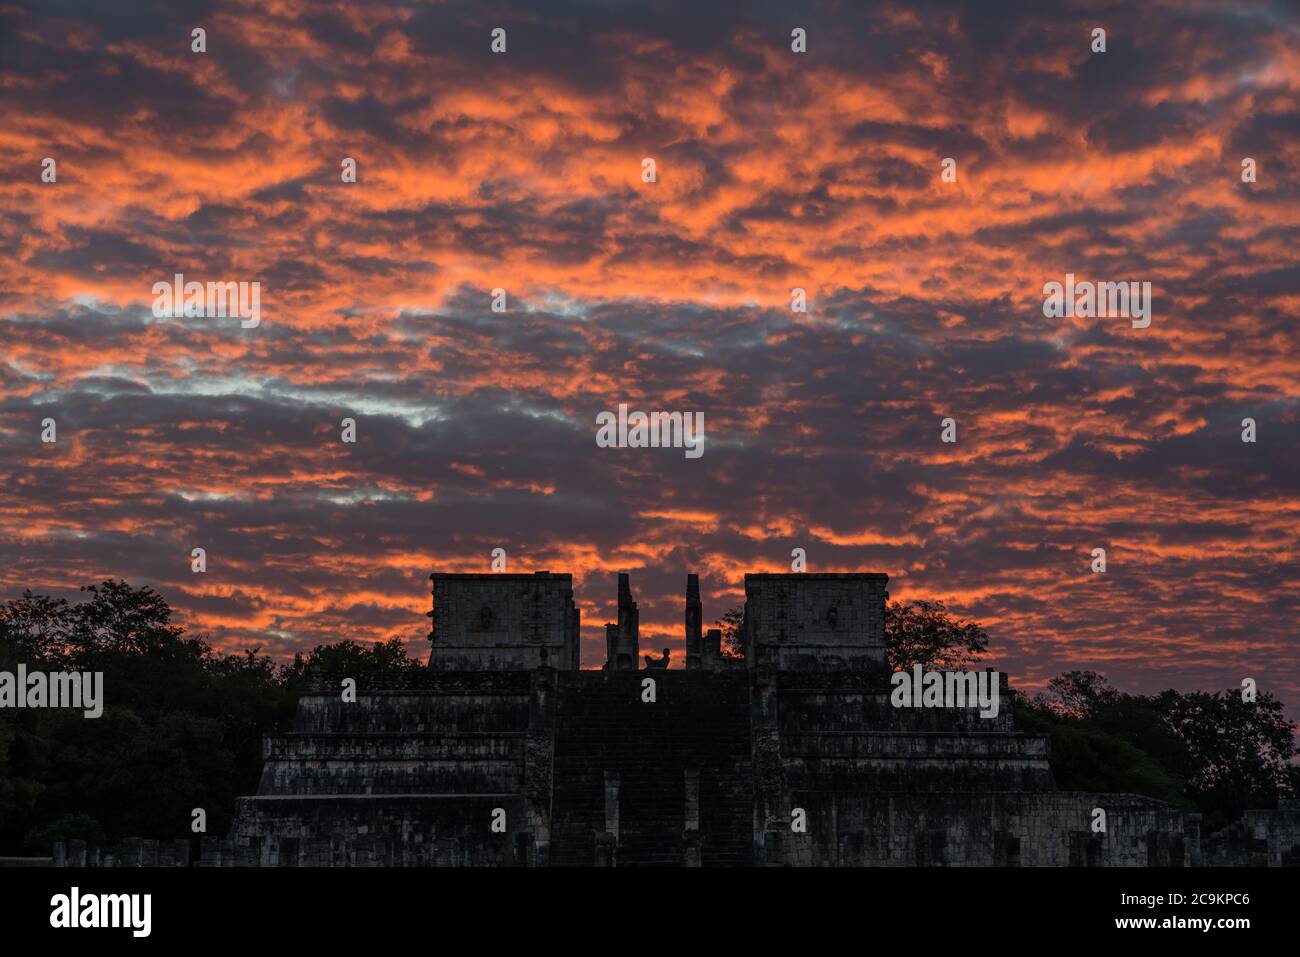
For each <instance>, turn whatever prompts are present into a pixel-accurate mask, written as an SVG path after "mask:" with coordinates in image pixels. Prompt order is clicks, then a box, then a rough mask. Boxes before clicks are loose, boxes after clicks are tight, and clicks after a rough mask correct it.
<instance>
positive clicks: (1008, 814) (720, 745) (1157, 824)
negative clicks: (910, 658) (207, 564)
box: [200, 572, 1300, 867]
mask: <svg viewBox="0 0 1300 957" xmlns="http://www.w3.org/2000/svg"><path fill="white" fill-rule="evenodd" d="M431 577H432V581H433V600H434V606H433V610H432V612H431V613H430V615H431V617H432V618H433V630H432V632H431V634H430V641H431V643H432V646H433V651H432V653H431V655H430V659H429V668H428V670H427V671H425V672H422V673H419V674H416V675H402V676H389V677H382V678H380V679H377V680H376V679H367V678H366V677H365V676H360V675H357V676H347V677H354V678H356V679H357V681H358V694H357V700H356V701H355V702H344V701H343V700H342V697H341V694H340V681H341V678H342V677H345V676H339V675H319V674H317V675H313V676H312V678H311V681H310V683H309V687H308V689H307V691H306V692H305V693H304V694H303V695H302V698H301V699H300V701H299V705H298V715H297V718H296V721H295V724H294V727H293V730H292V731H290V732H289V733H287V734H281V735H275V736H273V737H271V738H269V739H267V741H266V745H265V754H266V763H265V768H264V771H263V774H262V779H261V783H260V785H259V787H258V793H257V794H256V795H253V796H250V797H246V798H241V799H240V801H239V809H238V816H237V819H236V822H235V825H234V828H233V830H232V833H231V835H230V838H229V839H228V840H227V841H225V842H215V843H208V844H205V846H204V850H203V853H202V855H201V860H200V864H201V865H202V866H230V865H232V864H234V865H238V864H255V865H262V866H423V865H459V866H474V865H485V866H519V865H526V866H566V865H567V866H582V867H590V866H615V867H628V866H655V865H658V866H734V865H766V866H773V865H777V866H845V865H848V866H880V867H929V866H940V867H942V866H962V865H996V866H1006V867H1017V866H1026V867H1030V866H1048V867H1096V866H1120V867H1145V866H1174V867H1182V866H1197V865H1199V864H1203V863H1214V864H1220V865H1225V864H1258V865H1279V864H1290V863H1295V862H1296V861H1298V860H1300V809H1297V808H1283V809H1282V810H1279V811H1273V812H1265V811H1258V812H1256V811H1252V812H1249V813H1248V815H1247V816H1246V818H1245V819H1244V820H1243V821H1242V822H1239V824H1238V825H1235V826H1234V828H1231V829H1229V830H1228V831H1226V832H1221V833H1220V834H1219V835H1215V836H1214V838H1212V839H1210V840H1208V841H1202V839H1201V834H1200V818H1199V816H1198V815H1196V814H1190V813H1187V812H1184V811H1181V810H1179V809H1176V808H1173V807H1170V806H1168V805H1166V804H1163V803H1161V802H1159V801H1156V800H1153V799H1150V798H1145V797H1142V796H1140V795H1131V794H1086V793H1079V792H1065V791H1059V790H1057V789H1056V784H1055V782H1054V780H1053V778H1052V772H1051V766H1050V754H1049V748H1048V743H1049V742H1048V739H1047V738H1046V737H1043V736H1038V735H1029V734H1023V733H1021V732H1019V731H1017V730H1016V725H1015V714H1014V708H1013V706H1012V699H1011V697H1010V696H1009V695H1007V694H1006V691H1007V688H1006V686H1005V678H1003V679H1002V680H1003V687H1002V692H1003V694H1002V701H1003V707H1002V709H1001V710H1000V712H999V713H998V715H997V717H995V718H988V719H986V718H981V717H980V716H979V713H978V708H977V707H976V706H974V705H973V704H972V706H970V707H962V708H957V707H944V708H929V709H903V708H895V707H893V706H892V705H891V703H890V691H891V685H890V680H889V679H890V672H889V668H888V665H887V663H886V658H885V635H884V610H885V601H886V600H887V598H888V594H887V592H886V591H885V586H886V584H887V582H888V578H887V576H885V575H882V574H825V575H810V574H796V575H747V576H746V578H745V595H746V601H745V614H744V622H743V625H742V644H743V646H744V649H745V660H744V661H743V662H738V661H736V660H734V659H727V658H724V657H722V656H721V654H720V652H719V649H718V644H719V640H720V636H719V634H718V632H717V631H716V630H714V631H711V632H709V633H708V634H707V635H702V634H701V632H702V630H703V629H702V622H703V620H704V617H703V608H702V605H701V602H700V597H699V586H698V580H697V579H695V576H689V577H688V579H687V582H686V589H685V592H686V598H685V604H684V614H683V622H684V626H685V631H686V649H687V653H686V666H687V667H686V668H685V669H673V670H667V669H663V668H641V667H639V666H640V664H641V661H640V658H639V655H638V652H639V635H638V631H639V624H638V615H637V607H636V602H635V601H634V600H633V595H632V588H631V583H630V576H628V575H627V574H621V575H620V576H619V578H618V597H619V602H618V605H619V615H618V621H617V622H616V623H610V624H609V625H607V626H606V636H607V648H606V652H607V657H606V662H605V667H604V669H603V670H600V671H580V670H578V650H577V642H578V632H577V627H578V614H577V610H576V608H575V606H574V603H573V591H572V587H571V579H570V576H568V575H551V574H549V573H545V572H543V573H538V574H537V575H504V574H502V575H440V574H435V575H433V576H431ZM647 682H652V683H653V688H652V691H650V692H648V688H649V686H648V685H647ZM1098 809H1100V810H1103V811H1104V812H1105V819H1106V829H1105V831H1099V830H1098V831H1095V830H1094V821H1095V820H1096V811H1097V810H1098Z"/></svg>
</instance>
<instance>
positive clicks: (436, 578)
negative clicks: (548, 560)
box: [429, 572, 579, 671]
mask: <svg viewBox="0 0 1300 957" xmlns="http://www.w3.org/2000/svg"><path fill="white" fill-rule="evenodd" d="M429 578H430V580H431V581H432V583H433V610H432V611H430V612H429V617H430V618H432V619H433V625H432V628H431V629H430V631H429V641H430V644H431V646H432V647H431V651H430V655H429V667H430V668H432V669H435V670H438V671H507V670H520V669H526V668H537V667H539V666H541V665H548V666H550V667H552V668H557V669H560V670H576V669H577V667H578V663H579V652H578V645H579V612H578V608H577V606H576V605H575V604H574V602H573V576H572V575H552V574H551V573H550V572H536V573H534V574H532V575H508V574H504V573H502V574H484V575H453V574H434V575H430V576H429Z"/></svg>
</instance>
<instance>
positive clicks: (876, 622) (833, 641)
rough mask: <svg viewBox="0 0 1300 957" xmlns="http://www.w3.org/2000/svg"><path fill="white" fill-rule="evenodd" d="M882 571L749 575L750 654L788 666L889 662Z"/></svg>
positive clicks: (865, 667) (836, 667)
mask: <svg viewBox="0 0 1300 957" xmlns="http://www.w3.org/2000/svg"><path fill="white" fill-rule="evenodd" d="M888 581H889V576H888V575H880V574H823V575H813V574H791V575H746V576H745V625H744V647H745V658H746V659H747V660H748V661H749V662H751V663H752V664H754V665H770V666H772V667H774V668H781V669H785V670H819V671H877V672H882V671H884V670H885V669H886V668H887V665H886V663H885V601H886V599H887V598H888V597H889V596H888V593H887V592H886V591H885V585H886V584H887V583H888Z"/></svg>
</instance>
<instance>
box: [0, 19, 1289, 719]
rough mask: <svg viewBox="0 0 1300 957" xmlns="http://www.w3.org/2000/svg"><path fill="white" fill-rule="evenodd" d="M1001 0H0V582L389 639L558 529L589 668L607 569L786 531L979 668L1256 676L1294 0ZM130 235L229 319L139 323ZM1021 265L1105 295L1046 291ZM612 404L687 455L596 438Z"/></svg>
mask: <svg viewBox="0 0 1300 957" xmlns="http://www.w3.org/2000/svg"><path fill="white" fill-rule="evenodd" d="M1049 6H1052V5H1049V4H1046V3H1041V2H1038V0H1029V2H1023V3H1015V2H996V0H970V2H958V3H912V4H878V5H871V6H870V7H868V6H867V5H857V4H848V3H834V2H827V3H816V2H808V3H799V2H781V3H772V2H747V3H743V4H725V5H724V4H714V3H708V2H681V3H666V2H648V3H626V4H615V3H612V2H596V0H589V2H555V3H531V4H530V3H518V4H501V3H493V2H474V3H465V4H439V3H428V4H424V3H412V4H397V5H391V6H381V5H370V4H365V3H347V4H340V5H338V6H337V7H335V6H332V5H331V6H326V5H323V4H312V3H303V2H299V0H273V2H270V3H239V2H201V3H190V2H185V0H165V2H164V0H158V2H153V3H121V4H118V3H92V2H71V0H43V2H41V3H39V4H35V5H33V6H31V7H24V6H21V5H20V6H14V5H12V4H9V3H7V2H5V0H0V170H2V172H3V178H2V185H0V191H2V192H0V263H2V266H0V320H3V326H2V328H3V334H4V340H3V342H4V346H3V352H2V353H0V356H2V358H3V361H0V597H3V598H10V597H14V596H17V595H18V594H20V593H21V592H22V590H23V589H24V588H28V587H30V588H32V589H33V590H35V591H38V592H45V593H50V594H58V595H65V596H68V597H75V596H76V595H77V588H78V586H80V585H83V584H87V583H91V582H96V581H100V580H103V579H105V578H108V577H114V578H125V579H126V580H128V581H129V582H131V583H132V584H136V585H144V584H149V585H152V586H154V587H155V588H157V589H158V590H159V591H160V592H161V593H162V594H163V595H164V596H165V597H166V598H167V599H168V601H170V602H171V603H172V605H173V606H174V607H175V608H176V609H177V613H178V615H179V617H180V620H181V622H182V623H183V624H185V625H186V626H187V627H189V628H194V629H199V630H202V631H205V632H207V633H208V634H209V635H210V636H211V638H212V640H213V642H214V643H215V644H216V645H218V646H219V647H220V648H222V649H224V650H228V651H235V650H238V649H241V648H247V647H255V646H256V647H260V648H262V649H263V650H265V651H267V652H269V653H271V654H273V655H275V656H277V657H281V658H283V657H286V656H288V655H291V654H292V652H293V651H295V650H303V649H308V648H310V647H311V646H312V645H314V644H317V643H321V642H327V641H335V640H338V639H340V638H343V637H353V638H357V639H360V640H377V639H388V638H391V637H393V636H396V637H399V638H401V639H402V640H403V641H406V642H409V643H410V649H411V651H412V652H413V653H415V654H418V655H420V656H421V657H423V656H424V655H425V654H426V653H427V650H428V645H427V642H426V640H425V636H426V634H427V630H428V619H427V618H426V617H425V613H426V612H427V611H428V609H429V606H430V597H429V589H428V581H427V578H428V575H429V572H430V571H432V570H434V569H439V570H444V571H487V570H488V565H489V557H490V552H491V551H492V549H494V548H497V547H501V548H504V549H506V551H507V553H508V556H509V569H510V570H511V571H520V572H527V571H533V570H539V569H547V570H550V571H552V572H561V571H571V572H573V573H574V575H575V582H576V591H577V600H578V603H579V605H580V606H581V610H582V616H583V639H584V664H585V665H587V666H593V665H597V664H599V663H600V662H601V661H602V660H603V654H604V637H603V628H602V623H603V622H605V621H607V620H610V618H611V617H612V616H613V615H614V599H615V574H616V573H617V572H619V571H630V572H631V573H632V585H633V589H634V592H635V595H636V598H637V600H638V601H639V603H640V607H641V621H642V644H643V648H645V649H646V650H650V649H654V650H657V649H658V648H660V647H662V646H664V645H667V646H669V647H671V648H673V649H675V650H677V655H678V657H680V649H681V647H682V602H683V597H682V596H683V590H684V585H685V578H686V574H687V572H688V571H695V572H698V573H699V574H700V575H701V583H702V588H703V592H704V602H705V618H706V621H708V622H712V621H713V620H715V619H716V618H717V617H718V616H720V615H721V614H722V613H723V612H724V611H725V610H726V609H727V608H728V607H730V606H732V605H735V604H739V603H740V601H741V600H742V594H743V592H742V579H743V574H744V572H746V571H788V570H789V563H790V553H791V549H793V548H796V547H800V548H804V549H806V550H807V554H808V570H809V571H852V570H861V571H882V572H887V573H888V574H889V575H890V576H891V581H890V586H889V587H890V594H891V596H892V597H894V598H909V597H926V598H939V599H944V600H946V601H948V602H949V603H950V604H951V606H952V607H953V608H954V609H956V610H957V611H958V612H959V613H961V614H962V615H965V616H969V617H973V618H976V619H978V620H979V621H981V622H983V623H984V624H985V625H986V627H987V628H988V630H989V633H990V636H991V649H990V650H991V652H992V654H991V657H990V659H989V663H990V664H993V665H995V666H997V667H999V668H1001V669H1002V670H1005V671H1008V672H1009V673H1010V674H1011V676H1012V680H1013V681H1014V682H1015V683H1017V684H1019V685H1021V686H1027V687H1029V688H1034V687H1041V686H1042V684H1043V683H1044V682H1045V681H1046V680H1047V679H1048V678H1050V677H1051V676H1052V675H1054V674H1057V673H1059V672H1061V671H1064V670H1068V669H1074V668H1095V669H1098V670H1101V671H1103V672H1105V673H1106V674H1107V675H1109V676H1110V677H1111V679H1112V681H1113V682H1114V683H1115V684H1117V685H1119V686H1120V687H1121V688H1124V689H1126V690H1131V691H1142V692H1149V691H1154V690H1159V689H1161V688H1165V687H1171V686H1172V687H1178V688H1185V689H1191V688H1206V689H1219V688H1226V687H1230V686H1233V687H1235V686H1237V685H1238V684H1239V682H1240V680H1241V678H1242V677H1244V676H1250V677H1254V678H1256V680H1257V681H1258V682H1259V684H1260V688H1261V689H1262V690H1270V691H1273V692H1275V693H1277V694H1279V695H1280V696H1281V697H1282V698H1283V699H1284V700H1286V701H1287V702H1288V704H1289V705H1290V706H1291V710H1292V712H1293V713H1294V712H1295V710H1296V704H1297V703H1298V702H1300V655H1298V654H1297V641H1298V638H1300V636H1298V635H1297V617H1298V616H1297V613H1298V611H1300V565H1298V564H1297V544H1296V529H1297V523H1298V521H1300V442H1298V441H1297V427H1300V405H1298V397H1300V383H1298V382H1297V371H1298V370H1300V360H1298V359H1297V349H1296V335H1297V318H1298V317H1300V267H1298V266H1297V259H1298V256H1297V250H1298V249H1300V185H1298V184H1300V152H1298V147H1300V20H1298V19H1297V14H1296V12H1295V7H1293V6H1291V5H1290V4H1288V3H1284V2H1280V0H1279V2H1277V3H1269V2H1254V0H1238V2H1224V3H1220V4H1212V3H1200V2H1178V3H1173V2H1158V0H1149V2H1142V3H1133V2H1130V0H1124V2H1116V3H1105V2H1080V3H1075V4H1073V5H1068V4H1062V5H1059V12H1055V13H1050V14H1048V13H1045V12H1044V11H1045V10H1046V8H1047V7H1049ZM498 26H499V27H503V28H505V30H506V32H507V52H506V53H504V54H493V53H492V52H491V50H490V43H491V37H490V33H491V31H492V29H493V28H494V27H498ZM195 27H202V28H204V29H205V30H206V31H207V52H206V53H193V52H191V49H190V46H191V30H192V29H193V28H195ZM795 27H802V28H804V29H805V30H806V31H807V36H808V41H807V42H808V52H807V53H806V54H798V53H794V52H792V51H791V48H790V44H791V30H792V29H794V28H795ZM1094 27H1102V28H1104V29H1105V30H1106V32H1107V37H1106V44H1107V50H1106V52H1105V53H1093V52H1092V50H1091V49H1090V46H1091V33H1092V29H1093V28H1094ZM349 156H350V157H353V158H355V159H356V161H357V164H358V182H356V183H355V184H346V183H343V182H341V177H340V169H341V167H340V164H341V162H342V160H343V158H344V157H349ZM45 157H52V158H54V159H55V160H56V161H57V182H55V183H43V182H42V181H41V164H42V159H43V158H45ZM645 157H651V158H653V159H654V160H655V162H656V166H657V176H658V181H657V182H655V183H645V182H643V181H642V177H641V172H642V160H643V158H645ZM944 157H952V158H954V159H956V160H957V169H958V180H957V182H956V183H945V182H943V181H941V178H940V172H941V169H940V165H941V162H942V160H943V158H944ZM1245 157H1251V158H1253V159H1255V161H1256V164H1257V170H1258V172H1257V177H1258V180H1257V182H1255V183H1253V184H1251V183H1243V182H1242V178H1241V170H1242V166H1241V163H1242V159H1243V158H1245ZM175 272H182V273H184V274H185V276H186V278H187V279H196V280H199V281H207V280H213V281H253V280H257V281H259V282H261V283H262V297H261V299H262V301H261V308H262V320H261V325H260V326H259V327H258V328H254V329H245V328H241V326H240V323H239V321H238V319H234V318H230V319H205V318H195V319H166V318H164V319H158V318H155V317H154V316H153V314H152V312H151V304H152V302H153V293H152V291H151V289H152V286H153V284H154V283H155V282H158V281H161V280H168V279H170V278H171V276H172V275H173V273H175ZM1066 272H1074V273H1075V274H1076V275H1077V276H1078V277H1079V278H1080V279H1089V280H1112V281H1121V280H1124V281H1127V280H1135V281H1148V282H1151V283H1152V285H1153V290H1154V291H1153V297H1154V307H1153V313H1152V321H1151V325H1150V327H1149V328H1147V329H1134V328H1132V326H1131V323H1130V321H1129V320H1128V319H1126V318H1105V319H1090V318H1073V319H1069V318H1067V319H1048V318H1045V317H1044V315H1043V309H1042V300H1043V296H1042V288H1043V284H1044V283H1045V282H1048V281H1051V280H1056V281H1062V280H1063V279H1064V276H1065V273H1066ZM795 286H800V287H804V288H805V289H807V292H808V299H809V309H808V312H807V314H806V315H800V314H795V313H792V311H791V309H790V296H791V289H792V287H795ZM496 287H500V288H504V289H505V290H506V292H507V303H508V309H507V311H506V312H504V313H494V312H492V311H491V309H490V303H491V295H490V291H491V290H492V289H493V288H496ZM620 402H626V403H628V404H629V406H630V407H631V408H632V409H642V410H646V411H653V410H675V411H696V412H701V413H703V415H704V422H705V433H706V440H705V451H704V455H703V457H701V458H699V459H687V458H686V457H685V456H684V455H683V453H682V451H681V450H680V449H604V448H598V447H597V446H596V443H595V432H596V426H595V419H596V415H597V414H598V413H600V412H602V411H604V410H614V409H617V407H618V404H619V403H620ZM946 416H951V417H952V418H954V419H955V420H956V422H957V427H958V441H957V443H956V444H955V445H946V444H943V443H942V442H941V441H940V420H941V419H942V418H944V417H946ZM47 417H49V418H53V419H55V420H56V423H57V430H58V431H57V442H56V443H54V444H44V443H42V441H41V421H42V420H43V419H45V418H47ZM344 417H353V418H355V419H356V422H357V434H358V441H357V442H356V444H354V445H347V444H343V443H342V442H341V441H340V422H341V420H342V419H343V418H344ZM1245 417H1252V418H1254V419H1255V420H1256V421H1257V423H1258V442H1256V443H1255V444H1246V443H1243V442H1242V440H1241V431H1242V429H1241V420H1242V419H1243V418H1245ZM196 546H202V547H203V548H205V549H206V550H207V554H208V572H207V573H206V574H194V573H192V572H191V571H190V550H191V549H192V548H194V547H196ZM1096 547H1104V548H1106V549H1107V551H1108V570H1107V572H1106V574H1104V575H1097V574H1093V573H1092V571H1091V570H1090V562H1091V555H1090V553H1091V550H1092V549H1093V548H1096Z"/></svg>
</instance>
